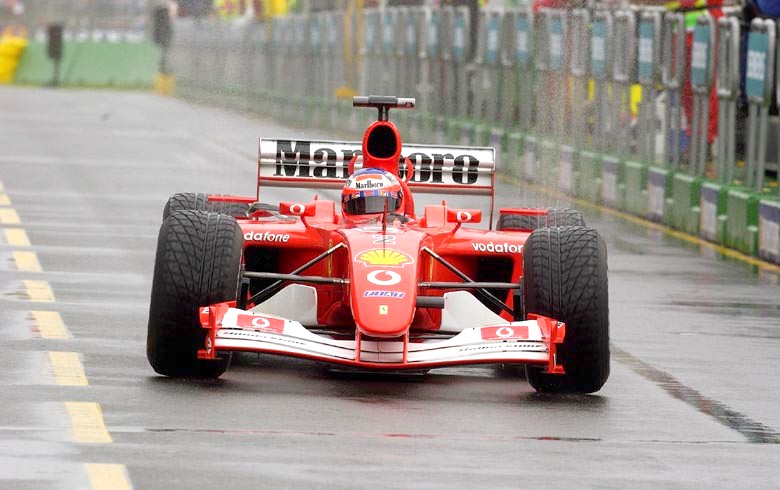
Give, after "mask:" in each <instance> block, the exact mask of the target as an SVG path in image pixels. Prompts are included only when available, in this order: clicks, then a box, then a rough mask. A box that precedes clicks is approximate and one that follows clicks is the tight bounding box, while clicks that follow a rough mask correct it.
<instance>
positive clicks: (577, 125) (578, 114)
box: [569, 9, 590, 147]
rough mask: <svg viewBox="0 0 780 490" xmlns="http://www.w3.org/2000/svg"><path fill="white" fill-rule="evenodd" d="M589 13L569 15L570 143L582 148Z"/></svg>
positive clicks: (586, 92) (577, 11)
mask: <svg viewBox="0 0 780 490" xmlns="http://www.w3.org/2000/svg"><path fill="white" fill-rule="evenodd" d="M589 31H590V13H589V12H588V11H587V10H586V9H575V10H573V11H572V13H571V27H570V29H569V32H570V34H571V39H572V45H571V59H570V61H569V71H570V73H571V75H572V77H573V78H574V80H573V82H572V86H571V117H572V126H571V130H572V141H573V143H574V145H575V146H579V147H583V146H584V145H585V142H586V141H587V127H588V124H587V121H588V114H587V112H588V106H589V102H588V79H589V78H590V77H589V75H588V60H589V59H590V43H589V42H588V41H589V38H588V35H589Z"/></svg>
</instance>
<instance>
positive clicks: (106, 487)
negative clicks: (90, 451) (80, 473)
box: [84, 463, 133, 490]
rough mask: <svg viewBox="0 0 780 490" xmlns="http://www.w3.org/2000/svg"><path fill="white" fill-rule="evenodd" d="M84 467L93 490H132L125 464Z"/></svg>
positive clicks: (89, 465) (93, 464)
mask: <svg viewBox="0 0 780 490" xmlns="http://www.w3.org/2000/svg"><path fill="white" fill-rule="evenodd" d="M84 467H85V468H86V470H87V474H88V475H89V481H90V482H91V483H92V490H132V489H133V485H132V484H131V483H130V478H129V477H128V475H127V468H125V465H123V464H96V463H86V464H85V465H84Z"/></svg>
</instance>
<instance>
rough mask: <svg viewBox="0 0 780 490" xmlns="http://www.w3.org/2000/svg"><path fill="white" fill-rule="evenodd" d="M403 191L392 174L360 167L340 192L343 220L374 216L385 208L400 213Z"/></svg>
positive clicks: (389, 211)
mask: <svg viewBox="0 0 780 490" xmlns="http://www.w3.org/2000/svg"><path fill="white" fill-rule="evenodd" d="M403 210H404V193H403V188H402V186H401V183H400V182H399V181H398V179H397V178H396V177H395V175H393V174H392V173H390V172H388V171H386V170H382V169H379V168H364V169H361V170H358V171H357V172H355V173H354V174H352V175H351V176H350V177H349V178H348V179H347V182H346V184H344V189H343V190H342V191H341V212H342V214H343V216H344V217H345V218H347V219H350V218H352V219H354V218H360V219H372V218H378V217H379V215H381V214H383V213H384V212H385V211H387V212H388V213H396V214H399V213H400V214H403Z"/></svg>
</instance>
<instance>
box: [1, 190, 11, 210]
mask: <svg viewBox="0 0 780 490" xmlns="http://www.w3.org/2000/svg"><path fill="white" fill-rule="evenodd" d="M10 205H11V198H10V197H8V194H6V193H5V192H3V191H0V206H10Z"/></svg>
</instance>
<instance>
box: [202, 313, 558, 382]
mask: <svg viewBox="0 0 780 490" xmlns="http://www.w3.org/2000/svg"><path fill="white" fill-rule="evenodd" d="M234 306H235V303H234V302H227V303H219V304H216V305H212V306H211V307H205V308H202V309H201V315H200V318H201V325H202V326H203V328H204V329H206V330H207V332H208V335H207V338H206V346H205V349H203V350H201V351H199V353H198V356H199V357H200V358H201V359H214V358H215V357H216V355H217V353H218V352H220V351H244V352H259V353H268V354H279V355H287V356H293V357H299V358H305V359H312V360H316V361H321V362H327V363H333V364H340V365H345V366H354V367H360V368H366V369H376V370H405V369H428V368H436V367H446V366H457V365H464V364H497V363H501V364H507V363H515V364H536V365H541V366H545V367H546V368H547V369H546V371H547V372H550V373H558V374H562V373H563V372H564V371H563V368H562V367H561V366H560V365H559V364H558V363H557V359H556V354H555V352H556V347H557V345H558V344H560V343H561V342H563V338H564V336H565V334H566V325H565V324H564V323H562V322H558V321H556V320H553V319H550V318H546V317H542V316H535V315H529V316H531V319H530V320H526V321H522V322H511V323H504V324H496V325H485V326H482V327H474V328H466V329H464V330H463V331H462V332H460V333H458V334H456V335H454V336H452V337H449V338H446V339H444V340H439V339H435V340H415V339H414V338H413V337H412V338H411V339H410V337H409V335H408V334H407V335H405V336H403V337H398V338H393V339H376V338H370V339H369V338H364V336H363V335H361V334H360V332H357V333H356V335H355V338H354V339H351V340H339V339H335V338H332V337H330V336H327V335H319V334H316V333H314V332H312V331H310V330H308V329H307V328H306V327H304V326H303V325H301V324H300V323H298V322H296V321H292V320H286V319H283V318H280V317H276V316H273V315H267V314H260V313H253V312H251V311H244V310H239V309H237V308H235V307H234Z"/></svg>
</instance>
